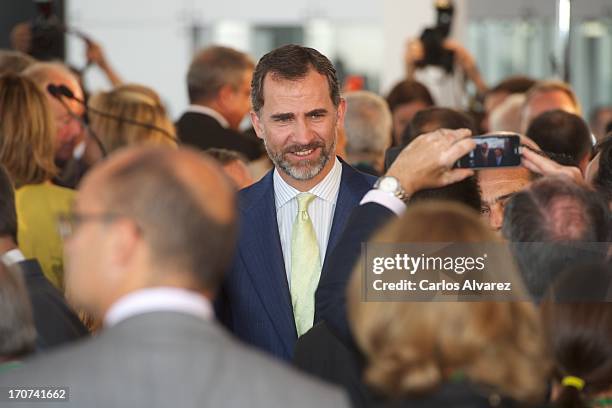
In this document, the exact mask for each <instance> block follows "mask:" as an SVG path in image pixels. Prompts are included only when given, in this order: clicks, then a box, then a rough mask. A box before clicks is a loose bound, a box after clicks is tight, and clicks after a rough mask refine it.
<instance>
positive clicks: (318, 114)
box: [310, 112, 325, 119]
mask: <svg viewBox="0 0 612 408" xmlns="http://www.w3.org/2000/svg"><path fill="white" fill-rule="evenodd" d="M310 117H311V118H312V119H321V118H324V117H325V113H323V112H313V113H311V114H310Z"/></svg>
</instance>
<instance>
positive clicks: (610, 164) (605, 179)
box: [593, 133, 612, 203]
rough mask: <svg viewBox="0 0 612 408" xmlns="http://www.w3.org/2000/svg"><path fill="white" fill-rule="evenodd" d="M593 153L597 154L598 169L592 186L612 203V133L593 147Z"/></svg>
mask: <svg viewBox="0 0 612 408" xmlns="http://www.w3.org/2000/svg"><path fill="white" fill-rule="evenodd" d="M595 153H596V154H599V169H598V170H597V173H595V176H594V177H593V186H594V187H595V188H596V189H597V191H598V192H599V193H600V194H601V195H602V196H603V198H604V199H605V200H606V201H607V202H608V203H612V133H610V134H609V135H608V136H606V137H605V138H604V139H602V140H601V141H600V142H599V143H598V144H597V146H595Z"/></svg>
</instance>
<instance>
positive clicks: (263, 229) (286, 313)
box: [242, 172, 297, 352]
mask: <svg viewBox="0 0 612 408" xmlns="http://www.w3.org/2000/svg"><path fill="white" fill-rule="evenodd" d="M262 183H264V186H262V187H263V193H262V195H261V196H260V197H259V199H258V200H257V201H258V202H256V203H253V205H251V206H250V207H249V208H248V209H246V210H245V214H243V219H244V222H243V225H242V228H243V231H244V232H243V236H244V237H248V241H246V242H245V245H244V247H243V250H244V257H245V258H244V260H243V261H244V264H245V265H247V270H248V273H249V275H250V277H251V282H252V284H253V286H254V288H255V290H256V291H257V294H258V295H259V297H260V299H261V302H262V304H263V305H264V307H265V309H266V312H267V313H268V315H269V316H270V319H271V320H272V323H273V324H274V326H275V327H276V330H277V332H278V334H279V337H280V338H281V339H282V340H283V342H284V343H285V347H286V349H287V351H288V352H289V351H290V350H292V349H293V344H294V343H295V340H296V339H297V333H296V329H295V320H294V317H293V307H292V306H291V294H290V292H289V285H288V283H287V274H286V271H285V262H284V258H283V250H282V247H281V243H280V237H279V233H278V222H277V219H276V206H275V200H274V185H273V181H272V172H270V173H268V174H267V175H266V176H265V178H264V180H262ZM288 339H291V344H287V340H288Z"/></svg>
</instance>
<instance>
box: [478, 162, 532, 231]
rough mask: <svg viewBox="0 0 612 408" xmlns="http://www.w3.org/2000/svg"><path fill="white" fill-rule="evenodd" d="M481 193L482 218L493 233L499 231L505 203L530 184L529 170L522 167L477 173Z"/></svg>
mask: <svg viewBox="0 0 612 408" xmlns="http://www.w3.org/2000/svg"><path fill="white" fill-rule="evenodd" d="M478 182H479V184H480V189H481V191H482V202H483V203H482V206H483V208H482V216H483V218H484V220H485V221H486V222H488V223H489V225H490V226H491V228H492V229H493V230H495V231H499V230H501V227H502V224H503V221H504V206H505V205H506V201H508V199H509V198H510V196H512V194H514V193H516V192H517V191H520V190H522V189H524V188H525V187H527V185H529V183H531V175H530V173H529V170H527V169H526V168H524V167H513V168H506V169H487V170H479V171H478Z"/></svg>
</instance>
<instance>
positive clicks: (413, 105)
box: [392, 101, 429, 145]
mask: <svg viewBox="0 0 612 408" xmlns="http://www.w3.org/2000/svg"><path fill="white" fill-rule="evenodd" d="M428 107H429V105H428V104H426V103H425V102H422V101H414V102H410V103H404V104H402V105H399V106H398V107H397V108H395V109H394V110H393V113H392V116H393V138H394V141H395V143H396V145H400V144H401V143H402V133H404V129H406V126H408V124H409V123H410V121H411V120H412V118H413V117H414V115H416V113H417V112H418V111H421V110H423V109H426V108H428Z"/></svg>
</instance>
